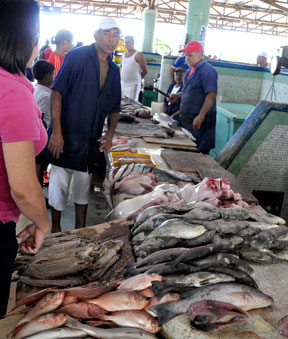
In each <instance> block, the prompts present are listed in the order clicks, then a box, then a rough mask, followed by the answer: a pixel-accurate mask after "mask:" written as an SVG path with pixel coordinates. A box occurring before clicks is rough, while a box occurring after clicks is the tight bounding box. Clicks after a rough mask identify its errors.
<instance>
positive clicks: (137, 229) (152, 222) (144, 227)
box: [131, 206, 179, 236]
mask: <svg viewBox="0 0 288 339" xmlns="http://www.w3.org/2000/svg"><path fill="white" fill-rule="evenodd" d="M153 207H154V206H153ZM177 217H179V216H178V214H173V213H172V214H169V213H157V214H155V215H152V216H151V217H149V218H148V219H146V220H145V221H144V222H143V223H142V224H139V225H137V226H135V224H134V226H133V227H132V229H131V230H132V234H133V235H134V236H135V235H137V234H138V233H141V232H144V233H147V232H149V231H153V230H154V229H155V228H156V227H157V226H159V225H160V224H162V222H164V221H166V220H169V219H174V218H177Z"/></svg>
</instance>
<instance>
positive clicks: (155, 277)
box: [149, 273, 163, 281]
mask: <svg viewBox="0 0 288 339" xmlns="http://www.w3.org/2000/svg"><path fill="white" fill-rule="evenodd" d="M149 275H150V278H151V281H162V279H163V277H162V275H160V274H157V273H150V274H149Z"/></svg>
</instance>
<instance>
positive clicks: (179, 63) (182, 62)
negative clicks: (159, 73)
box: [170, 53, 189, 82]
mask: <svg viewBox="0 0 288 339" xmlns="http://www.w3.org/2000/svg"><path fill="white" fill-rule="evenodd" d="M178 67H182V68H184V70H185V71H187V69H188V68H189V65H188V64H187V62H186V56H185V55H182V53H181V55H180V56H178V58H177V59H176V60H175V62H174V64H173V65H172V66H171V68H170V78H171V81H172V82H173V81H174V72H175V69H177V68H178Z"/></svg>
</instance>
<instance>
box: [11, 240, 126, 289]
mask: <svg viewBox="0 0 288 339" xmlns="http://www.w3.org/2000/svg"><path fill="white" fill-rule="evenodd" d="M123 246H124V242H123V241H122V240H108V241H105V242H102V243H101V242H97V243H95V242H92V241H91V239H90V238H88V237H76V236H75V235H74V236H71V235H67V236H64V237H60V238H59V237H53V236H52V237H50V238H47V239H46V240H45V241H44V242H43V245H42V247H41V249H40V250H39V252H38V253H37V254H36V255H31V254H28V253H26V252H22V251H21V252H19V254H18V256H17V258H16V262H15V271H17V275H18V276H17V277H16V279H17V280H18V281H20V282H22V283H25V284H28V285H32V286H37V287H47V286H62V287H69V286H78V285H83V284H86V283H89V282H91V281H95V280H97V281H101V278H102V277H103V276H104V274H105V273H106V272H107V271H108V270H109V269H110V268H111V267H112V266H113V265H114V264H115V263H116V262H117V261H118V260H119V258H120V256H121V251H122V248H123Z"/></svg>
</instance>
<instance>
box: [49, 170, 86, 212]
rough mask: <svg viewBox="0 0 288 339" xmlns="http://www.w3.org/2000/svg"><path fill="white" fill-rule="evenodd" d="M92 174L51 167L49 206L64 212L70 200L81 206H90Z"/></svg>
mask: <svg viewBox="0 0 288 339" xmlns="http://www.w3.org/2000/svg"><path fill="white" fill-rule="evenodd" d="M91 179H92V174H89V173H88V172H79V171H75V170H71V169H67V168H62V167H58V166H55V165H51V174H50V179H49V192H48V197H49V205H50V206H52V207H54V208H55V209H56V210H57V211H63V210H64V209H65V206H66V204H67V200H68V198H71V200H72V201H73V202H74V203H76V204H79V205H88V202H89V193H90V186H91Z"/></svg>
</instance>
